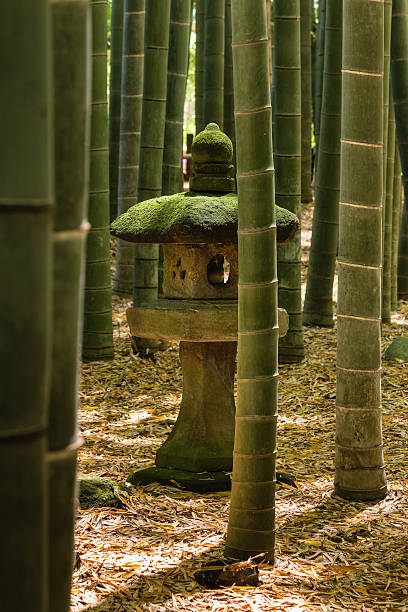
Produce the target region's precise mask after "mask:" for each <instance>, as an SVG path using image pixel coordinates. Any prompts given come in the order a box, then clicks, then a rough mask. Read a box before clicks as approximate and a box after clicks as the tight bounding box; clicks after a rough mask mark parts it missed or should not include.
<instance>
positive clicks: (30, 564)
mask: <svg viewBox="0 0 408 612" xmlns="http://www.w3.org/2000/svg"><path fill="white" fill-rule="evenodd" d="M1 8H2V20H1V36H0V54H1V58H2V60H1V61H2V66H1V73H2V85H3V88H4V92H6V95H2V96H1V97H0V112H1V142H2V151H3V153H2V154H1V164H0V218H1V221H0V270H1V282H2V287H3V288H4V290H3V291H2V292H1V298H0V317H1V320H2V321H3V326H2V331H1V336H0V351H1V355H2V357H3V358H2V367H1V380H2V384H1V388H2V389H1V395H0V479H1V495H0V500H1V519H2V520H1V521H0V537H1V541H2V555H1V559H2V560H1V562H0V586H1V607H2V609H3V610H5V611H6V610H29V611H30V612H44V611H45V610H47V599H48V593H47V591H48V585H47V582H48V580H47V572H48V562H47V553H48V550H47V549H48V546H47V533H48V516H47V505H48V504H47V488H48V487H47V466H46V451H47V416H48V415H47V412H48V410H47V408H48V402H49V387H50V376H51V364H52V362H51V341H52V223H53V220H52V218H53V207H54V193H53V174H54V169H53V153H54V152H53V142H52V119H53V117H52V81H51V70H52V55H51V54H52V50H51V22H50V10H49V9H50V5H49V2H48V0H33V1H32V2H21V3H19V2H17V3H16V2H15V1H14V0H5V2H3V3H2V7H1Z"/></svg>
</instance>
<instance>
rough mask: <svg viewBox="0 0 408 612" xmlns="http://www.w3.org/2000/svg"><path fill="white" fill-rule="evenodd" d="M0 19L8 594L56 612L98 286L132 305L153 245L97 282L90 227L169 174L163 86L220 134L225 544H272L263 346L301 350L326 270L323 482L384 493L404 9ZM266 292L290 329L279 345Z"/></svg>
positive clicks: (397, 283) (68, 2) (104, 248)
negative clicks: (291, 223) (305, 215)
mask: <svg viewBox="0 0 408 612" xmlns="http://www.w3.org/2000/svg"><path fill="white" fill-rule="evenodd" d="M108 15H109V18H108ZM3 17H4V18H3V20H2V25H1V26H0V27H1V28H2V33H1V34H2V35H1V36H0V41H1V42H0V45H1V47H2V54H1V56H2V57H3V58H5V64H4V78H5V82H6V89H7V97H1V100H0V110H1V113H0V116H1V117H2V122H1V123H2V128H1V129H2V132H1V133H2V142H4V143H5V144H4V147H3V156H2V162H3V163H2V164H1V165H0V168H1V170H0V172H1V181H0V190H1V195H0V215H1V218H2V223H1V224H0V233H1V238H2V239H1V241H0V245H1V247H0V253H1V255H0V261H1V262H2V263H1V266H0V269H1V270H2V274H3V286H7V287H9V288H11V289H10V290H9V291H8V292H5V293H4V294H3V295H2V298H1V300H0V313H1V316H2V319H3V321H8V322H9V323H10V320H11V321H12V324H8V325H5V326H4V331H3V333H2V338H1V348H2V354H4V355H7V359H5V360H3V362H4V363H3V368H2V377H3V381H4V384H3V392H2V396H1V400H0V401H1V410H0V454H1V457H2V461H1V463H0V465H1V466H2V467H1V471H0V475H1V480H2V483H3V488H2V495H3V496H4V499H11V498H12V499H16V502H17V503H16V504H15V505H14V506H10V505H8V504H7V505H6V506H5V505H4V504H2V507H4V508H5V511H6V518H5V520H3V521H2V522H0V525H1V527H0V529H1V530H2V536H3V537H2V538H1V540H2V542H3V543H5V544H4V545H5V547H6V550H4V551H3V555H2V559H3V561H2V563H1V567H0V570H1V571H0V575H1V583H2V584H4V585H8V584H13V583H14V582H15V583H16V587H17V581H18V588H19V597H20V608H21V609H27V610H28V609H30V610H32V611H33V612H35V611H37V610H38V611H42V610H45V609H46V605H47V604H46V601H49V608H50V610H58V612H60V611H63V610H65V609H68V605H69V584H70V573H71V561H72V559H71V554H72V541H73V536H72V533H73V522H74V507H75V457H76V449H77V445H78V436H77V425H76V407H77V385H78V357H79V355H80V354H82V358H83V359H84V360H111V359H113V358H114V353H113V334H112V300H111V294H112V290H113V291H114V292H115V293H117V294H119V295H122V296H130V297H132V298H133V301H134V304H148V303H150V302H151V301H154V300H155V299H156V298H157V295H158V292H159V290H160V287H159V268H160V253H159V248H158V246H157V245H149V246H137V247H134V246H129V244H127V243H123V242H121V241H118V243H117V244H116V269H115V275H114V280H113V289H112V286H111V275H110V249H111V244H110V236H109V223H110V221H112V220H113V219H114V218H115V217H116V216H118V215H119V214H121V213H123V212H125V211H126V210H127V209H128V208H129V207H130V206H132V205H134V204H137V203H138V202H140V201H142V200H145V199H148V198H152V197H155V196H159V195H161V194H172V193H175V192H177V191H181V190H182V189H183V169H182V155H183V138H184V137H185V131H184V135H183V125H184V124H185V119H186V117H185V112H184V111H185V108H186V104H185V102H186V90H187V91H190V92H191V90H193V98H194V101H195V110H194V117H190V125H192V124H194V127H195V131H196V133H198V132H199V131H201V130H202V129H203V128H204V127H205V125H206V124H207V123H209V122H216V123H218V125H219V126H220V127H221V128H223V129H224V130H225V131H226V132H227V134H228V135H229V136H230V138H231V139H232V141H233V142H236V146H237V151H236V157H237V185H238V195H239V206H240V209H239V256H240V289H239V313H240V315H239V317H240V318H239V326H240V336H239V337H240V340H239V356H238V378H239V385H238V413H237V417H238V418H237V427H236V444H237V449H238V450H237V456H236V462H235V464H234V474H233V494H232V501H233V504H232V511H231V519H230V525H229V531H228V538H227V550H228V551H229V553H230V554H231V555H232V556H236V557H246V556H248V555H250V554H252V553H254V552H259V551H262V552H265V553H267V555H268V556H269V558H270V559H272V558H273V554H274V553H273V548H274V484H275V454H276V450H275V440H276V407H277V382H276V377H277V359H278V356H279V360H280V361H281V362H299V361H301V360H302V359H304V345H303V334H302V325H304V324H306V325H319V326H329V327H330V326H333V316H334V313H333V298H332V291H333V281H334V276H335V271H336V262H337V263H338V267H339V306H338V313H337V317H338V320H339V324H338V378H337V450H336V481H335V482H336V490H337V492H338V493H339V494H340V495H343V496H344V497H346V498H352V499H373V498H374V499H375V498H379V497H382V496H384V495H385V494H386V478H385V472H384V465H383V458H382V439H381V410H380V406H381V389H380V377H381V356H380V348H379V347H380V335H381V321H389V320H390V317H391V314H392V312H393V311H394V310H395V308H396V307H397V305H398V298H399V297H402V298H406V297H407V296H408V209H407V198H408V192H407V188H408V187H407V186H408V148H407V147H408V145H407V143H408V110H407V108H408V107H407V105H408V64H407V62H408V59H407V58H408V0H392V1H391V0H385V1H384V2H381V1H377V2H372V1H369V0H344V1H342V0H330V1H329V0H326V1H325V0H320V2H319V3H313V2H312V0H275V1H274V2H273V3H271V2H269V1H268V0H242V1H240V2H237V3H234V2H231V1H229V0H195V1H191V0H112V2H111V3H110V4H108V2H107V0H105V1H102V0H90V1H89V2H88V1H87V0H31V2H26V3H14V2H12V0H5V5H4V7H3ZM90 34H92V35H91V36H90ZM11 48H13V50H14V51H13V54H10V53H9V52H8V50H9V49H11ZM28 60H29V61H28ZM271 66H273V68H272V69H271ZM189 67H190V68H189ZM108 68H109V71H108ZM189 70H190V74H189ZM108 72H109V88H107V83H108ZM188 74H189V78H188ZM254 79H255V80H256V87H254ZM271 96H272V104H271ZM22 100H25V101H26V102H25V103H24V104H22ZM234 113H235V115H234ZM272 125H273V128H272ZM272 131H273V134H272ZM356 169H358V172H357V171H356ZM23 173H24V174H23ZM23 177H24V180H23ZM260 194H262V196H261V197H260ZM275 197H276V203H277V204H279V205H280V206H282V207H285V208H287V209H289V210H291V211H292V212H294V213H295V214H296V215H297V216H298V217H299V220H301V214H302V202H310V201H311V200H312V199H313V197H314V218H313V231H312V238H311V249H310V261H309V270H308V277H307V287H306V296H305V301H304V308H303V309H302V299H301V280H300V266H301V261H300V229H299V232H298V235H297V236H296V237H295V239H294V240H293V241H292V242H291V243H290V244H288V245H284V246H281V247H279V249H278V250H277V252H276V251H275V246H274V244H275V242H274V236H275V230H276V227H275V217H274V198H275ZM339 211H340V212H339ZM22 237H23V238H22ZM9 262H12V265H10V263H9ZM16 269H18V271H19V273H18V274H16V273H15V270H16ZM362 288H364V292H363V291H362ZM27 298H28V299H27ZM278 303H279V306H281V307H284V308H286V310H287V312H288V314H289V320H290V325H289V333H288V334H287V336H286V337H285V338H283V339H282V340H281V341H280V342H279V351H278V340H277V329H276V326H277V322H276V308H277V305H278ZM28 306H29V308H28ZM10 312H13V317H12V319H10V315H9V313H10ZM265 330H266V331H265ZM136 341H137V342H139V348H141V349H146V347H147V348H153V349H160V348H162V347H160V346H158V345H157V343H156V344H155V343H154V342H153V343H152V342H150V341H147V343H146V344H143V342H142V341H141V340H140V339H136ZM22 345H25V346H27V345H28V346H30V347H32V350H30V351H24V352H21V350H20V347H21V346H22ZM368 345H369V346H370V350H369V351H368V350H367V346H368ZM265 347H267V348H265ZM260 355H263V356H264V355H267V359H266V361H265V362H264V363H263V362H261V360H260V359H259V356H260ZM361 389H364V393H362V392H361ZM363 395H364V398H363V399H364V401H363V399H362V396H363ZM15 405H18V408H19V409H18V411H16V410H13V406H15ZM260 422H262V423H263V424H264V425H262V428H263V429H264V436H265V440H264V442H265V444H264V446H263V448H264V455H263V456H262V457H261V458H260V455H259V448H257V444H258V445H259V440H261V437H262V436H261V435H260V433H259V431H258V430H259V428H260V425H259V423H260ZM266 422H267V423H268V425H267V427H266V426H265V423H266ZM242 423H245V427H244V428H243V429H241V426H242ZM248 423H250V424H251V425H250V426H248ZM361 429H362V430H363V432H364V435H363V436H362V437H358V436H357V435H356V432H357V430H361ZM255 442H256V444H255ZM265 449H266V450H265ZM239 451H242V453H241V454H242V456H240V454H239ZM27 465H29V466H30V470H29V471H28V470H27ZM16 483H18V491H16ZM254 483H256V484H254ZM16 496H17V497H16ZM51 502H52V503H51ZM15 508H18V511H15ZM261 515H262V517H263V518H262V521H261V522H260V523H259V517H260V516H261ZM27 516H29V519H28V520H27ZM256 524H258V526H259V524H262V525H264V528H263V529H259V527H258V529H256ZM10 526H12V527H11V528H10ZM10 529H11V530H12V533H13V536H12V538H10V537H7V536H9V533H8V532H9V530H10ZM237 534H238V535H237ZM254 534H255V535H254ZM23 548H24V550H25V551H26V553H27V554H25V555H24V556H23V557H22V556H21V555H19V552H20V549H23ZM16 554H18V555H19V558H18V559H16V560H15V563H14V561H13V559H14V558H15V557H16ZM15 564H18V566H19V575H18V576H15V575H14V574H13V572H14V570H13V567H14V565H15ZM22 575H23V576H25V577H26V579H24V580H23V586H22V587H21V576H22ZM2 592H3V596H4V592H6V593H7V589H6V590H4V589H2ZM5 597H6V600H5V601H4V599H3V601H2V603H4V604H5V609H12V602H8V601H7V595H6V596H5Z"/></svg>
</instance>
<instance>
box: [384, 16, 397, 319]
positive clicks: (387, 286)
mask: <svg viewBox="0 0 408 612" xmlns="http://www.w3.org/2000/svg"><path fill="white" fill-rule="evenodd" d="M384 8H385V5H384ZM388 89H389V87H388ZM387 136H388V146H387V151H388V153H387V182H386V197H385V198H383V200H384V201H385V206H384V207H383V224H384V231H383V235H384V244H383V268H382V307H381V319H382V321H383V322H389V321H391V262H392V208H393V199H394V153H395V117H394V109H393V108H392V107H390V109H389V116H388V130H387Z"/></svg>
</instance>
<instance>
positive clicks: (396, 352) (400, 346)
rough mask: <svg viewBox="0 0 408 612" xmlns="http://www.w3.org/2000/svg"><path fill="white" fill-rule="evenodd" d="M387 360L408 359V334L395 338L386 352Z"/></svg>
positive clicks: (385, 357)
mask: <svg viewBox="0 0 408 612" xmlns="http://www.w3.org/2000/svg"><path fill="white" fill-rule="evenodd" d="M384 359H386V361H393V360H400V361H405V362H406V361H408V336H400V337H399V338H395V340H393V341H392V342H391V344H390V346H389V347H388V348H387V350H386V351H385V354H384Z"/></svg>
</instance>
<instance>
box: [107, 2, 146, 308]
mask: <svg viewBox="0 0 408 612" xmlns="http://www.w3.org/2000/svg"><path fill="white" fill-rule="evenodd" d="M144 26H145V0H125V6H124V19H123V53H122V90H121V111H120V143H119V177H118V215H122V214H123V213H124V212H126V211H127V209H128V208H130V207H131V206H133V205H134V204H137V185H138V181H139V158H140V130H141V123H142V96H143V57H144ZM116 245H117V246H116V267H115V277H114V280H113V292H114V293H117V294H118V295H126V296H130V295H132V294H133V276H134V266H135V264H134V258H135V248H134V246H133V244H130V243H129V242H124V241H123V240H117V242H116Z"/></svg>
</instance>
